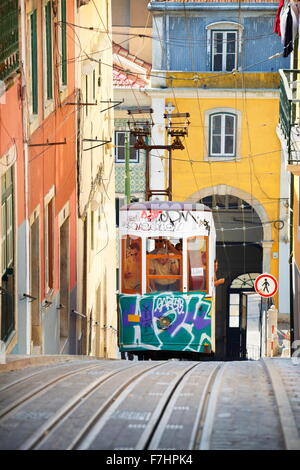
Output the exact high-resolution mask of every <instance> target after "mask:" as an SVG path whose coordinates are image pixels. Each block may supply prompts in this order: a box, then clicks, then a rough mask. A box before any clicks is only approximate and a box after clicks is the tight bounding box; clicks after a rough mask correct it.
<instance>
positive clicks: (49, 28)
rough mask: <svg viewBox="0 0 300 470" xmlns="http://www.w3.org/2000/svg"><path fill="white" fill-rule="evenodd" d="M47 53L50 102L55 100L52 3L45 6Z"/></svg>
mask: <svg viewBox="0 0 300 470" xmlns="http://www.w3.org/2000/svg"><path fill="white" fill-rule="evenodd" d="M45 31H46V37H45V45H46V47H45V52H46V97H47V99H48V100H51V99H52V98H53V85H52V11H51V2H50V1H49V2H48V3H47V4H46V6H45Z"/></svg>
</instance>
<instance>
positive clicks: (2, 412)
mask: <svg viewBox="0 0 300 470" xmlns="http://www.w3.org/2000/svg"><path fill="white" fill-rule="evenodd" d="M74 367H76V370H74ZM101 368H103V365H100V364H93V365H89V366H88V367H79V368H78V365H76V366H75V365H73V366H72V370H70V371H68V372H66V373H64V374H62V375H59V376H58V377H54V378H52V379H51V380H48V381H46V382H45V383H43V385H41V386H37V387H36V388H35V389H33V390H31V391H30V392H29V393H27V394H25V395H22V396H21V397H20V398H19V399H17V400H15V401H13V402H12V403H10V404H9V405H8V406H6V407H5V408H2V409H0V421H2V420H3V419H5V418H7V416H8V415H9V414H11V413H13V412H14V411H15V410H16V409H18V408H19V406H21V405H23V404H24V403H28V402H29V401H30V400H32V399H34V398H35V397H37V396H38V395H39V394H40V393H42V392H44V391H45V390H47V389H50V388H51V387H53V386H54V385H56V384H58V383H60V382H61V381H63V380H65V379H67V378H69V377H72V376H74V375H77V374H81V373H82V372H86V371H89V370H92V369H101ZM36 375H39V374H36ZM36 375H35V374H34V375H32V376H36ZM32 376H30V377H28V378H26V379H24V380H22V381H21V382H16V383H14V384H11V385H10V386H9V387H7V389H9V388H13V387H17V386H18V385H20V383H21V384H23V383H24V382H26V381H27V380H29V379H30V378H32ZM7 389H5V390H4V391H7ZM11 392H12V391H11V390H10V393H11Z"/></svg>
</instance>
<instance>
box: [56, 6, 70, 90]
mask: <svg viewBox="0 0 300 470" xmlns="http://www.w3.org/2000/svg"><path fill="white" fill-rule="evenodd" d="M58 18H59V22H60V23H59V24H60V32H59V50H60V56H61V63H60V67H59V75H60V88H61V89H62V90H64V89H65V88H66V87H67V86H68V42H67V23H66V21H67V1H66V0H60V2H59V8H58Z"/></svg>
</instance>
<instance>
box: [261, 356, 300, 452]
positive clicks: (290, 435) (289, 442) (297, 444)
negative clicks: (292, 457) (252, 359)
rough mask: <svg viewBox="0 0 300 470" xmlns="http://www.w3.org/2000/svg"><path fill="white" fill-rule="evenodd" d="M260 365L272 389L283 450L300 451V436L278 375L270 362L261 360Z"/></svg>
mask: <svg viewBox="0 0 300 470" xmlns="http://www.w3.org/2000/svg"><path fill="white" fill-rule="evenodd" d="M262 363H263V365H264V368H265V371H266V374H267V376H268V378H269V379H270V382H271V386H272V388H273V393H274V397H275V401H276V404H277V408H278V416H279V421H280V425H281V430H282V434H283V439H284V444H285V448H286V450H300V436H299V433H298V429H297V425H296V421H295V417H294V413H293V411H292V407H291V404H290V401H289V397H288V395H287V392H286V390H285V387H284V384H283V381H282V378H281V376H280V373H279V372H278V370H276V368H275V366H274V365H273V364H272V360H265V359H264V358H262Z"/></svg>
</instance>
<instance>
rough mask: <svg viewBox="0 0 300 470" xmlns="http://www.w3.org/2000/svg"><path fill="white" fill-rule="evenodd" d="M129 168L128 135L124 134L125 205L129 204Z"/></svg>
mask: <svg viewBox="0 0 300 470" xmlns="http://www.w3.org/2000/svg"><path fill="white" fill-rule="evenodd" d="M130 192H131V191H130V168H129V139H128V133H127V132H126V133H125V196H126V202H127V204H130V199H131V194H130Z"/></svg>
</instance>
